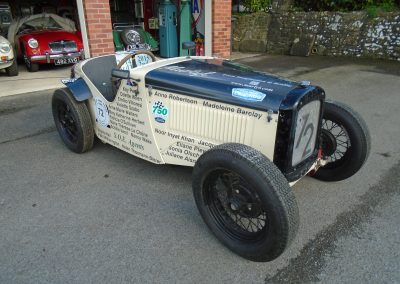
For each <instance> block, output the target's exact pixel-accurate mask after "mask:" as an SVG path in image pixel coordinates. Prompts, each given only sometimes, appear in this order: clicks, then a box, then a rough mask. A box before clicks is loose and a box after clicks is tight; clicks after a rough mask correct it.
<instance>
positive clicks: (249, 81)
mask: <svg viewBox="0 0 400 284" xmlns="http://www.w3.org/2000/svg"><path fill="white" fill-rule="evenodd" d="M145 80H146V86H151V87H152V88H156V89H160V90H164V91H167V92H171V93H177V94H183V95H188V96H192V97H199V98H203V99H208V100H213V101H218V102H223V103H228V104H233V105H239V106H244V107H248V108H252V109H257V110H263V111H265V110H272V111H278V110H279V106H280V105H281V103H282V101H283V100H284V99H285V98H286V96H287V95H288V94H289V93H290V92H291V91H292V90H294V89H297V88H301V86H300V84H299V83H297V82H293V81H289V80H286V79H282V78H279V77H277V76H273V75H270V74H266V73H261V72H257V71H254V70H252V69H251V68H250V67H247V66H244V65H240V64H237V63H235V62H232V61H227V60H221V59H191V60H187V61H183V62H179V63H174V64H170V65H166V66H162V67H159V68H156V69H153V70H152V71H150V72H148V73H147V74H146V78H145Z"/></svg>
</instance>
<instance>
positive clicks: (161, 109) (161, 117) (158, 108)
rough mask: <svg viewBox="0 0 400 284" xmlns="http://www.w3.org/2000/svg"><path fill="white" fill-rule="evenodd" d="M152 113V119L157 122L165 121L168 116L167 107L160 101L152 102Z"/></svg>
mask: <svg viewBox="0 0 400 284" xmlns="http://www.w3.org/2000/svg"><path fill="white" fill-rule="evenodd" d="M152 113H153V115H154V120H155V121H157V122H158V123H165V122H166V120H167V118H168V108H167V107H166V106H164V105H163V103H162V102H161V101H157V102H155V103H154V104H153V107H152Z"/></svg>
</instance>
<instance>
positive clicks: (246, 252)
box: [193, 143, 299, 262]
mask: <svg viewBox="0 0 400 284" xmlns="http://www.w3.org/2000/svg"><path fill="white" fill-rule="evenodd" d="M193 193H194V198H195V201H196V205H197V207H198V209H199V211H200V214H201V216H202V217H203V220H204V221H205V223H206V224H207V226H208V227H209V228H210V230H211V231H212V232H213V233H214V235H215V236H216V237H217V238H218V240H219V241H221V242H222V243H223V244H224V245H225V246H227V247H228V248H229V249H230V250H232V251H233V252H235V253H236V254H238V255H240V256H242V257H244V258H246V259H249V260H252V261H260V262H261V261H262V262H265V261H271V260H274V259H275V258H277V257H278V256H280V255H281V254H282V253H283V252H284V250H285V249H286V248H287V247H288V246H289V244H290V243H291V241H292V240H293V238H294V236H295V234H296V232H297V229H298V218H299V217H298V207H297V203H296V200H295V197H294V195H293V192H292V191H291V188H290V187H289V184H288V182H287V180H286V179H285V177H284V176H283V174H282V173H281V172H280V171H279V169H278V168H277V167H276V166H275V165H274V164H273V163H272V162H270V161H269V160H268V159H267V158H266V157H265V156H264V155H263V154H262V153H260V152H259V151H257V150H255V149H253V148H251V147H249V146H246V145H242V144H235V143H232V144H222V145H219V146H217V147H215V148H212V149H211V150H209V151H207V152H205V153H204V154H203V155H202V156H201V157H200V158H199V159H198V160H197V162H196V164H195V167H194V170H193Z"/></svg>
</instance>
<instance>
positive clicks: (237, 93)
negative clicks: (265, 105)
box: [232, 88, 266, 102]
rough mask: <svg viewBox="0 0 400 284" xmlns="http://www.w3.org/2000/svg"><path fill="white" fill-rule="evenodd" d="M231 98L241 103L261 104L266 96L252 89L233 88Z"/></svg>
mask: <svg viewBox="0 0 400 284" xmlns="http://www.w3.org/2000/svg"><path fill="white" fill-rule="evenodd" d="M232 96H233V97H235V98H238V99H240V100H243V101H248V102H261V101H262V100H263V99H264V98H265V96H266V95H265V94H264V93H261V92H259V91H256V90H253V89H247V88H233V89H232Z"/></svg>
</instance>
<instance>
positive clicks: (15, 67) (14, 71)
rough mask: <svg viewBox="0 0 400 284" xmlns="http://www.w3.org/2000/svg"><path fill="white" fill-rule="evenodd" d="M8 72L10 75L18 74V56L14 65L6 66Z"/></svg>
mask: <svg viewBox="0 0 400 284" xmlns="http://www.w3.org/2000/svg"><path fill="white" fill-rule="evenodd" d="M6 73H7V75H8V76H18V63H17V59H16V58H14V61H13V63H12V65H11V66H10V67H8V68H6Z"/></svg>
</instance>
